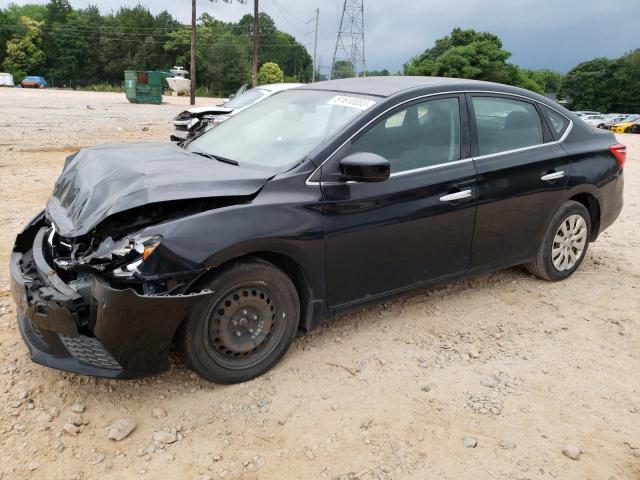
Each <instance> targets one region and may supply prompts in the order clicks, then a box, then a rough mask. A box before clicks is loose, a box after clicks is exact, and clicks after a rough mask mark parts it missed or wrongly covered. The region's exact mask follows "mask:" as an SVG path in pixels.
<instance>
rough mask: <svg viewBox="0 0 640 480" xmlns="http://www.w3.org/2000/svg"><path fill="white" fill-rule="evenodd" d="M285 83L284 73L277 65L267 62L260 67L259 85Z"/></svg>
mask: <svg viewBox="0 0 640 480" xmlns="http://www.w3.org/2000/svg"><path fill="white" fill-rule="evenodd" d="M280 82H284V73H283V72H282V70H281V69H280V67H279V66H278V64H277V63H273V62H267V63H265V64H264V65H262V66H261V67H260V71H259V72H258V84H260V85H266V84H268V83H280Z"/></svg>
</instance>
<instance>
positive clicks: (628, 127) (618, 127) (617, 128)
mask: <svg viewBox="0 0 640 480" xmlns="http://www.w3.org/2000/svg"><path fill="white" fill-rule="evenodd" d="M638 125H640V118H636V119H635V120H632V121H626V122H621V123H616V124H615V125H614V126H613V127H611V131H612V132H614V133H633V132H636V131H637V130H638Z"/></svg>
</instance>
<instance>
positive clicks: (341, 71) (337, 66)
mask: <svg viewBox="0 0 640 480" xmlns="http://www.w3.org/2000/svg"><path fill="white" fill-rule="evenodd" d="M355 76H356V69H355V67H354V65H353V63H352V62H349V61H347V60H337V61H336V62H335V63H334V64H333V66H332V68H331V78H332V79H333V80H337V79H339V78H353V77H355Z"/></svg>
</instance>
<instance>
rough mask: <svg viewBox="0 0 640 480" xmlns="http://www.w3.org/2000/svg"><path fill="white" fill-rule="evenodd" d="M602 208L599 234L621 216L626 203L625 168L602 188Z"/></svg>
mask: <svg viewBox="0 0 640 480" xmlns="http://www.w3.org/2000/svg"><path fill="white" fill-rule="evenodd" d="M600 205H601V208H602V211H601V217H600V228H599V231H598V234H600V233H602V232H603V231H604V230H606V229H607V228H608V227H610V226H611V225H612V224H613V222H615V221H616V219H617V218H618V217H619V216H620V212H621V211H622V206H623V205H624V170H623V171H622V172H621V173H620V175H619V176H618V178H617V179H616V180H615V181H613V182H611V183H609V185H607V187H606V188H603V189H602V197H601V199H600Z"/></svg>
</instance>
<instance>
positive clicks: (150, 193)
mask: <svg viewBox="0 0 640 480" xmlns="http://www.w3.org/2000/svg"><path fill="white" fill-rule="evenodd" d="M271 176H272V174H270V172H267V171H264V170H258V169H248V168H243V167H241V166H235V165H230V164H226V163H222V162H219V161H217V160H214V159H208V158H205V157H201V156H199V155H195V154H192V153H190V152H188V151H186V150H183V149H182V148H179V147H177V146H176V145H174V144H168V143H130V144H116V145H100V146H97V147H93V148H86V149H82V150H80V151H79V152H78V153H77V154H76V155H75V156H73V157H72V158H71V159H69V161H68V162H67V164H66V165H65V168H64V170H63V171H62V174H61V175H60V178H58V181H57V182H56V184H55V187H54V190H53V193H52V195H51V197H50V198H49V201H48V203H47V214H48V216H49V218H50V219H51V221H52V222H53V224H54V225H55V227H56V231H57V232H58V234H60V235H62V236H64V237H75V236H79V235H84V234H86V233H88V232H89V231H90V230H91V229H93V228H94V227H95V226H96V225H98V224H99V223H100V222H101V221H102V220H104V219H105V218H107V217H109V216H110V215H113V214H115V213H118V212H122V211H125V210H129V209H131V208H135V207H139V206H142V205H146V204H151V203H156V202H166V201H171V200H185V199H196V198H213V197H228V196H244V195H252V194H254V193H256V192H257V191H258V190H260V188H262V186H263V185H264V184H265V183H266V182H267V181H268V180H269V178H270V177H271Z"/></svg>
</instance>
